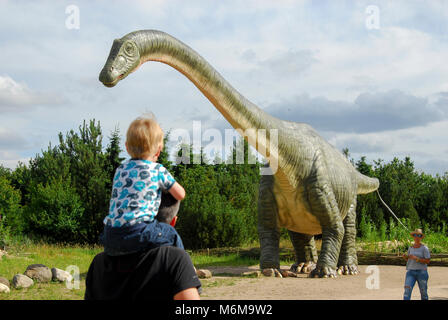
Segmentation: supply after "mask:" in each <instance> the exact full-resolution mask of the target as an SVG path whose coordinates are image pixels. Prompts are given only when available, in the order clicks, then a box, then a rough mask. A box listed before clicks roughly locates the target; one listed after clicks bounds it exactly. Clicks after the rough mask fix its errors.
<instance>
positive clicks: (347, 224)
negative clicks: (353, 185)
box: [338, 198, 359, 275]
mask: <svg viewBox="0 0 448 320" xmlns="http://www.w3.org/2000/svg"><path fill="white" fill-rule="evenodd" d="M343 224H344V229H345V233H344V239H343V240H342V245H341V252H340V253H339V261H338V273H339V274H346V275H348V274H358V273H359V271H358V257H357V255H356V245H355V241H356V198H355V199H354V201H353V203H352V205H351V206H350V209H349V210H348V213H347V216H346V217H345V219H344V221H343Z"/></svg>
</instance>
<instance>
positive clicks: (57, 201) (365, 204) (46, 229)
mask: <svg viewBox="0 0 448 320" xmlns="http://www.w3.org/2000/svg"><path fill="white" fill-rule="evenodd" d="M58 138H59V140H58V144H57V145H56V146H52V145H51V143H50V144H49V146H48V148H47V149H46V150H42V151H41V153H39V154H37V155H36V156H35V157H34V158H32V159H31V160H30V161H29V163H28V164H24V163H20V164H19V165H18V166H17V168H16V169H14V170H10V169H7V168H4V167H2V166H0V242H2V241H3V242H5V241H6V239H9V238H11V237H14V236H19V235H22V236H23V235H26V237H29V238H31V239H39V240H45V241H51V242H63V243H85V244H94V243H98V237H99V234H100V232H101V231H102V228H103V222H102V221H103V219H104V217H105V215H106V214H107V213H108V207H109V200H110V192H111V183H112V178H113V175H114V172H115V169H116V168H117V167H118V165H119V164H120V163H121V162H122V161H123V160H124V159H123V158H120V154H121V152H122V150H121V148H120V142H121V136H120V132H119V130H118V129H115V130H114V131H113V132H111V133H110V136H109V137H108V142H107V144H104V143H103V133H102V129H101V126H100V122H97V121H95V120H90V121H88V122H86V121H84V122H83V124H82V125H80V126H79V128H78V131H76V132H75V131H74V130H70V131H69V132H67V133H66V134H65V135H64V134H62V133H59V135H58ZM167 139H168V135H167V136H165V142H166V141H167ZM242 145H243V146H242ZM184 147H185V146H180V147H179V150H175V153H176V154H177V157H178V158H180V157H184V158H185V157H186V156H185V155H184V154H182V150H185V148H184ZM241 147H243V148H241ZM186 149H187V150H188V149H189V154H188V156H187V159H188V158H189V160H190V161H185V159H184V161H183V163H179V164H176V163H172V162H171V161H170V157H169V154H170V150H168V147H167V143H165V144H164V150H163V152H162V153H161V155H160V157H159V162H160V163H162V164H163V165H164V166H165V167H167V168H168V170H169V171H170V172H171V173H172V174H173V176H174V177H175V178H176V180H177V181H178V182H179V183H180V184H182V185H183V186H184V188H185V190H186V193H187V196H186V198H185V199H184V200H183V201H182V203H181V207H180V211H179V214H178V216H179V219H178V224H177V229H178V231H179V233H180V235H181V237H182V239H183V241H184V244H185V246H186V247H187V248H191V249H194V248H212V247H226V246H239V245H242V244H246V243H249V242H253V241H256V240H257V239H258V235H257V201H258V184H259V180H260V166H261V165H262V164H261V163H260V162H258V161H255V163H254V161H252V159H253V158H252V159H251V161H249V159H250V157H254V155H253V154H251V151H250V149H249V148H248V145H247V142H246V141H244V140H243V139H240V140H238V141H235V142H234V144H233V148H232V150H231V152H230V156H229V158H228V159H226V161H222V160H221V159H219V158H215V159H213V160H209V159H207V157H206V156H205V155H204V154H203V150H201V151H200V153H199V154H194V152H193V149H192V148H191V147H190V148H186ZM239 150H244V163H242V164H237V162H236V161H235V160H236V157H237V152H239ZM345 152H346V154H348V150H346V151H345ZM195 157H199V159H201V161H200V163H198V161H193V159H194V158H195ZM178 158H177V159H178ZM351 161H352V163H353V165H354V166H355V167H356V168H357V170H359V171H360V172H361V173H363V174H365V175H367V176H371V177H377V178H378V179H379V180H380V188H379V192H380V194H381V195H382V197H383V199H384V200H385V201H386V203H388V204H389V206H390V207H391V208H392V209H393V210H394V212H395V213H396V215H397V216H398V217H399V218H401V219H403V221H405V222H406V223H407V224H409V227H411V228H412V227H423V228H424V229H425V228H426V229H429V228H431V230H442V229H443V230H445V227H444V226H445V223H446V221H447V220H448V174H445V175H443V176H438V175H437V176H432V175H429V174H425V173H423V172H418V171H417V170H416V169H415V167H414V164H413V162H412V160H411V159H410V158H409V157H406V158H405V159H404V160H399V159H397V158H395V159H393V160H392V161H391V162H389V163H386V162H384V161H383V160H377V161H374V162H373V164H369V163H367V162H366V158H365V157H362V158H361V159H360V160H359V161H357V162H354V160H351ZM186 162H190V163H186ZM357 212H358V217H357V227H358V234H360V235H362V233H363V229H364V224H365V223H366V222H368V223H371V224H373V225H375V226H376V227H378V228H384V226H385V225H387V222H389V219H390V214H389V213H388V212H387V210H386V209H385V208H384V207H383V206H382V204H381V203H380V201H379V199H378V196H377V195H376V193H370V194H367V195H359V196H358V201H357ZM384 232H386V233H387V232H388V231H387V228H386V230H384ZM282 235H283V236H287V233H286V232H283V233H282ZM0 245H1V243H0Z"/></svg>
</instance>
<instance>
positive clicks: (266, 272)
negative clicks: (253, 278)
mask: <svg viewBox="0 0 448 320" xmlns="http://www.w3.org/2000/svg"><path fill="white" fill-rule="evenodd" d="M261 273H262V274H263V275H264V276H265V277H275V271H274V269H272V268H268V269H263V271H261Z"/></svg>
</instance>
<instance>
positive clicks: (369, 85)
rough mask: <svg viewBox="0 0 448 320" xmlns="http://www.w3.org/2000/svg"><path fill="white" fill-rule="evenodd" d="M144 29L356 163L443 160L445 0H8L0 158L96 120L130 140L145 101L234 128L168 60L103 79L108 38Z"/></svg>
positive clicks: (168, 114) (2, 21)
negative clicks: (116, 79) (170, 40)
mask: <svg viewBox="0 0 448 320" xmlns="http://www.w3.org/2000/svg"><path fill="white" fill-rule="evenodd" d="M141 29H157V30H161V31H164V32H167V33H169V34H171V35H172V36H174V37H176V38H178V39H180V40H181V41H183V42H184V43H186V44H188V45H189V46H190V47H192V48H193V49H194V50H195V51H197V52H198V53H199V54H201V55H202V56H203V57H204V58H205V59H206V60H207V61H208V62H209V63H210V64H211V65H212V66H213V67H214V68H215V69H216V70H217V71H218V72H219V73H220V74H221V75H223V76H224V78H226V80H227V81H228V82H229V83H230V84H231V85H232V86H233V87H234V88H236V89H237V90H238V91H239V92H240V93H241V94H242V95H243V96H245V97H246V98H247V99H249V100H250V101H252V102H253V103H255V104H256V105H258V106H259V107H260V108H262V109H264V110H265V111H266V112H268V113H270V114H271V115H273V116H276V117H278V118H280V119H284V120H289V121H296V122H306V123H308V124H310V125H311V126H313V127H314V128H315V129H316V130H317V131H318V132H319V133H320V134H321V136H323V137H324V138H325V139H326V140H327V141H328V142H330V143H331V144H332V145H334V146H335V147H336V148H337V149H339V150H342V149H344V148H348V149H349V152H350V157H351V158H353V159H355V161H356V160H358V159H360V157H361V156H365V157H366V159H367V161H368V162H370V163H372V162H373V160H377V159H383V160H385V161H390V160H392V159H393V158H394V157H397V158H399V159H404V158H405V157H407V156H409V157H410V158H411V160H413V161H414V164H415V167H416V169H417V170H418V171H421V172H425V173H428V174H433V175H435V174H439V175H443V174H444V173H445V172H447V171H448V159H447V158H448V145H447V143H446V140H447V139H446V138H447V134H448V63H447V58H448V1H443V0H440V1H437V0H430V1H412V0H402V1H400V0H394V1H389V0H388V1H374V0H369V1H343V0H339V1H324V0H319V1H287V0H279V1H275V0H257V1H249V0H245V1H243V0H241V1H230V0H224V1H218V0H207V1H206V0H204V1H199V0H196V1H194V0H193V1H180V0H179V1H176V0H172V1H170V0H166V1H162V0H154V1H152V0H150V1H136V0H135V1H133V0H127V1H110V0H109V1H20V0H19V1H5V0H0V164H1V165H3V166H6V167H9V168H15V167H16V166H17V163H18V162H19V161H20V162H23V163H28V161H29V159H30V158H33V157H35V156H36V154H38V153H40V152H41V150H45V149H46V148H47V147H48V145H49V143H50V142H51V144H52V145H55V144H57V141H58V133H59V132H62V133H66V132H68V131H69V130H71V129H74V130H77V128H78V127H79V126H80V125H81V124H82V122H83V120H89V119H96V120H97V121H100V124H101V127H102V129H103V134H104V145H106V144H107V142H108V138H107V137H108V136H110V134H111V132H112V131H113V130H114V128H116V127H118V128H119V130H120V133H121V134H122V136H123V139H122V140H123V141H122V143H124V135H125V132H126V130H127V127H128V125H129V124H130V122H131V121H132V120H133V119H135V118H136V117H138V116H140V115H142V114H143V113H145V112H148V111H151V112H153V113H154V115H155V116H156V117H157V120H158V121H159V122H160V124H161V126H162V128H163V129H164V131H165V132H167V131H168V130H177V129H181V130H186V131H189V132H191V130H192V128H193V125H194V122H195V121H200V125H201V128H202V133H203V132H204V130H206V129H208V128H215V129H218V130H221V131H222V132H223V131H224V130H226V129H230V128H231V126H230V125H229V124H228V123H227V121H226V120H225V119H224V118H223V116H222V115H221V114H220V113H219V112H218V111H217V110H216V109H215V108H214V106H213V105H212V104H211V103H210V102H209V101H208V100H207V99H206V98H205V97H204V96H203V95H202V94H201V93H200V92H199V90H198V89H197V88H196V87H195V86H194V85H193V84H192V83H191V82H189V80H188V79H187V78H185V77H184V76H183V75H182V74H180V73H179V72H177V71H176V70H174V69H173V68H171V67H169V66H168V65H165V64H161V63H157V62H151V63H146V64H145V65H144V66H142V67H141V68H140V69H139V70H138V72H135V73H133V74H131V75H129V76H128V77H127V78H126V79H125V80H123V81H122V82H120V83H119V84H118V85H117V86H116V87H114V88H106V87H104V86H103V85H102V84H101V83H100V82H99V81H98V75H99V72H100V71H101V69H102V67H103V65H104V63H105V61H106V58H107V56H108V54H109V50H110V47H111V45H112V42H113V39H115V38H120V37H122V36H124V35H125V34H127V33H129V32H132V31H135V30H141ZM196 123H197V122H196ZM223 137H224V133H223ZM207 143H208V140H207V138H206V137H205V136H204V137H203V138H202V145H203V146H204V145H206V144H207ZM224 143H225V142H224V141H222V144H223V145H224Z"/></svg>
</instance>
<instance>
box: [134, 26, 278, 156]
mask: <svg viewBox="0 0 448 320" xmlns="http://www.w3.org/2000/svg"><path fill="white" fill-rule="evenodd" d="M128 36H131V37H132V39H133V40H134V41H135V42H136V44H137V46H138V47H139V50H140V56H141V64H142V63H145V62H146V61H159V62H163V63H165V64H168V65H170V66H171V67H173V68H175V69H176V70H178V71H179V72H181V73H182V74H184V75H185V76H186V77H187V78H188V79H190V80H191V81H192V82H193V83H194V84H195V86H196V87H197V88H198V89H199V90H200V91H201V92H202V93H203V94H204V95H205V96H206V97H207V99H208V100H210V102H211V103H212V104H213V105H214V106H215V107H216V109H217V110H218V111H219V112H220V113H221V114H222V115H223V116H224V118H225V119H226V120H227V121H228V122H229V123H230V124H231V125H232V126H233V127H234V128H235V129H242V130H246V129H249V128H251V129H267V130H268V129H271V128H275V127H276V125H275V122H276V119H275V118H273V117H272V116H270V115H269V114H267V113H266V112H264V111H263V110H261V109H260V108H258V107H257V106H256V105H254V104H253V103H251V102H250V101H249V100H247V99H246V98H245V97H243V96H242V95H241V94H240V93H239V92H238V91H237V90H235V89H234V88H233V87H232V86H231V85H230V84H229V83H228V82H227V81H226V80H225V79H224V78H223V77H222V76H221V75H220V74H219V73H218V72H217V71H216V70H215V69H214V68H213V67H212V66H211V65H210V64H209V63H208V62H207V61H206V60H205V59H204V58H202V57H201V56H200V55H199V54H198V53H197V52H195V51H194V50H193V49H191V48H190V47H188V46H187V45H186V44H184V43H182V42H181V41H179V40H177V39H176V38H174V37H172V36H170V35H168V34H166V33H164V32H161V31H155V30H144V31H136V32H133V33H130V34H129V35H128ZM254 147H255V148H257V146H254ZM257 149H258V148H257Z"/></svg>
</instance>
